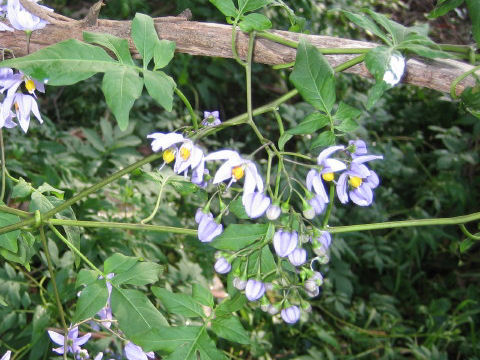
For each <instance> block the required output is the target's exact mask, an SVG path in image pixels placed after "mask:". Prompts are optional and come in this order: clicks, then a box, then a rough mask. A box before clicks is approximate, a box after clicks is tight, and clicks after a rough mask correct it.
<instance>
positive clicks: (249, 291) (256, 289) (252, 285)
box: [245, 279, 265, 301]
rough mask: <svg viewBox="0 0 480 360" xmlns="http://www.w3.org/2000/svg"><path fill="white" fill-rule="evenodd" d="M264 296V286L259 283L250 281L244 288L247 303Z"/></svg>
mask: <svg viewBox="0 0 480 360" xmlns="http://www.w3.org/2000/svg"><path fill="white" fill-rule="evenodd" d="M263 294H265V284H264V283H263V282H261V281H257V280H254V279H250V280H248V281H247V285H246V286H245V296H246V297H247V299H248V301H256V300H258V299H260V298H261V297H262V296H263Z"/></svg>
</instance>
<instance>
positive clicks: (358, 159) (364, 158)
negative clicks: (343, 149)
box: [352, 155, 383, 164]
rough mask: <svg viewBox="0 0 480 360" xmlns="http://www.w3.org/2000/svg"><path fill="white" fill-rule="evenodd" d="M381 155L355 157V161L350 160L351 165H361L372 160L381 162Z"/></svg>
mask: <svg viewBox="0 0 480 360" xmlns="http://www.w3.org/2000/svg"><path fill="white" fill-rule="evenodd" d="M382 159H383V155H363V156H357V157H356V158H355V159H353V160H352V164H363V163H364V162H367V161H372V160H382Z"/></svg>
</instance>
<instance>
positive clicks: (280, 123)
mask: <svg viewBox="0 0 480 360" xmlns="http://www.w3.org/2000/svg"><path fill="white" fill-rule="evenodd" d="M273 114H274V115H275V120H277V124H278V131H279V132H280V136H282V135H283V133H284V132H285V129H284V127H283V121H282V117H281V116H280V114H279V113H278V110H273Z"/></svg>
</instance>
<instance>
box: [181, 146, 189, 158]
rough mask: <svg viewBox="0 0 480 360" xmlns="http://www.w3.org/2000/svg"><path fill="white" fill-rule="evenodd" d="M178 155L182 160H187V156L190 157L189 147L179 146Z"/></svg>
mask: <svg viewBox="0 0 480 360" xmlns="http://www.w3.org/2000/svg"><path fill="white" fill-rule="evenodd" d="M180 156H181V157H182V159H183V160H184V161H187V160H188V158H189V157H190V149H187V148H186V147H181V148H180Z"/></svg>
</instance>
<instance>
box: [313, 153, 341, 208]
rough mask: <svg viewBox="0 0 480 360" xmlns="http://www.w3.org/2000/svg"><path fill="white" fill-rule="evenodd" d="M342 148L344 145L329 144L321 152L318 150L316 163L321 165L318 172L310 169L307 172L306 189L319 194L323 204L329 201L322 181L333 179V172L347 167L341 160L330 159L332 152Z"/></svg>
mask: <svg viewBox="0 0 480 360" xmlns="http://www.w3.org/2000/svg"><path fill="white" fill-rule="evenodd" d="M344 149H345V147H344V146H342V145H338V146H330V147H328V148H326V149H325V150H322V152H320V154H319V155H318V157H317V164H318V165H319V166H321V167H322V168H321V170H320V172H318V171H317V170H314V169H312V170H310V171H309V172H308V174H307V179H306V183H307V189H308V190H309V191H312V189H313V190H315V193H316V194H317V195H318V196H319V198H318V200H319V201H322V202H323V203H325V204H326V203H328V202H329V198H328V195H327V192H326V191H325V187H324V185H323V181H326V182H331V181H333V180H334V178H335V175H334V173H335V172H338V171H342V170H345V169H346V168H347V166H346V165H345V164H344V163H343V162H342V161H340V160H337V159H330V156H331V155H333V153H335V152H337V151H339V150H344ZM322 180H323V181H322Z"/></svg>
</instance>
